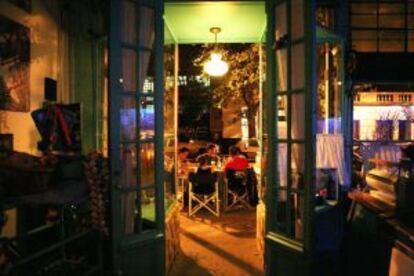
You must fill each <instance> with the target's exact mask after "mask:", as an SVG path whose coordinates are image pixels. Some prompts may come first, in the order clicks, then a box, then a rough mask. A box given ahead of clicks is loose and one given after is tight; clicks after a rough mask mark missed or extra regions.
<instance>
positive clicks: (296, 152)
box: [291, 143, 305, 190]
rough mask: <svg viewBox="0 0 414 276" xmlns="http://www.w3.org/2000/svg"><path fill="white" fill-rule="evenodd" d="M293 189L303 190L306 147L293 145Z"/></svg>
mask: <svg viewBox="0 0 414 276" xmlns="http://www.w3.org/2000/svg"><path fill="white" fill-rule="evenodd" d="M291 154H292V156H291V162H292V164H291V169H292V189H295V190H303V189H304V188H305V187H304V173H305V171H304V170H305V145H303V144H297V143H294V144H292V152H291Z"/></svg>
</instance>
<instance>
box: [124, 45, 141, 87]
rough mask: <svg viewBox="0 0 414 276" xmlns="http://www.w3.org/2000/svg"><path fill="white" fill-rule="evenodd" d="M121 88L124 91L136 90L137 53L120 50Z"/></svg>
mask: <svg viewBox="0 0 414 276" xmlns="http://www.w3.org/2000/svg"><path fill="white" fill-rule="evenodd" d="M121 82H122V87H123V90H124V91H135V90H136V89H137V53H136V52H135V51H133V50H130V49H122V80H121Z"/></svg>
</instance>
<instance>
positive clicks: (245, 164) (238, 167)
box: [224, 146, 249, 171]
mask: <svg viewBox="0 0 414 276" xmlns="http://www.w3.org/2000/svg"><path fill="white" fill-rule="evenodd" d="M229 154H230V159H229V160H228V161H227V162H226V165H225V166H224V168H225V170H226V171H227V170H229V169H231V170H235V171H244V170H246V169H247V168H249V160H247V158H246V157H245V156H244V155H242V154H241V151H240V149H239V148H238V147H236V146H231V147H230V149H229Z"/></svg>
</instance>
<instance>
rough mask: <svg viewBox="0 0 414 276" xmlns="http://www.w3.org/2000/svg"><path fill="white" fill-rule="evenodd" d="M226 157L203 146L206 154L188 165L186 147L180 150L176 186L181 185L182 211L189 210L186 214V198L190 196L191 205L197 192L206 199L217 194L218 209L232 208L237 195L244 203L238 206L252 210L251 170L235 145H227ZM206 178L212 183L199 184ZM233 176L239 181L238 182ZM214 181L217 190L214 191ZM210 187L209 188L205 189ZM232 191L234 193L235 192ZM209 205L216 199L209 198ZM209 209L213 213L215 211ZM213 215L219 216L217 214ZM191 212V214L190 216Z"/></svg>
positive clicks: (254, 181) (254, 195) (254, 196)
mask: <svg viewBox="0 0 414 276" xmlns="http://www.w3.org/2000/svg"><path fill="white" fill-rule="evenodd" d="M229 154H230V155H229V157H227V158H225V157H224V156H221V155H219V153H218V146H217V145H216V144H213V143H210V144H208V145H207V147H206V152H205V153H203V154H201V155H199V156H198V157H197V158H196V159H195V161H193V162H191V161H190V160H189V159H188V151H187V149H186V148H185V147H183V148H181V149H179V152H178V172H177V173H178V180H179V181H178V183H179V185H180V186H181V187H179V190H181V201H182V207H183V208H184V210H186V211H187V210H188V211H189V214H190V210H189V208H188V207H189V198H190V197H191V196H193V198H192V203H194V195H195V194H197V193H199V194H200V195H205V196H206V198H207V195H212V194H213V193H217V199H218V201H219V205H220V208H221V209H224V210H227V209H228V208H227V207H229V206H233V205H235V204H234V203H238V200H239V199H237V200H235V198H236V197H237V196H240V199H241V198H242V199H243V200H242V201H241V203H243V204H237V205H242V206H244V207H247V208H253V207H254V206H256V205H257V203H258V195H257V187H256V185H257V178H256V174H255V171H254V169H253V168H252V166H251V165H250V164H249V161H248V159H247V158H246V157H245V156H244V155H243V153H242V151H241V150H240V148H238V147H237V146H230V148H229ZM209 176H212V177H211V179H214V181H201V182H202V183H200V181H198V180H200V179H204V178H206V179H207V178H209ZM235 176H237V177H240V178H239V179H238V178H237V177H235ZM210 182H211V183H210ZM216 182H217V187H218V188H217V191H216V190H215V188H214V185H215V183H216ZM209 183H210V184H209ZM190 184H191V185H192V191H191V193H190V191H189V187H190ZM209 185H210V186H211V187H206V186H209ZM234 191H237V192H236V193H234ZM229 198H230V200H229ZM200 200H201V199H200ZM201 201H202V200H201ZM199 203H200V202H199ZM209 203H210V205H211V204H215V200H212V199H210V201H209ZM210 207H211V208H212V210H216V209H217V208H213V207H212V206H210ZM200 209H201V208H200ZM197 210H198V209H197ZM214 212H215V213H216V214H217V216H218V214H219V212H218V211H214ZM194 213H195V212H191V215H193V214H194Z"/></svg>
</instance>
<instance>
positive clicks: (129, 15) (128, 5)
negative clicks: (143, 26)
mask: <svg viewBox="0 0 414 276" xmlns="http://www.w3.org/2000/svg"><path fill="white" fill-rule="evenodd" d="M121 18H122V31H121V33H122V41H123V42H125V43H131V44H134V43H136V42H137V30H136V24H134V23H135V22H136V3H134V2H132V1H122V16H121Z"/></svg>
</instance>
